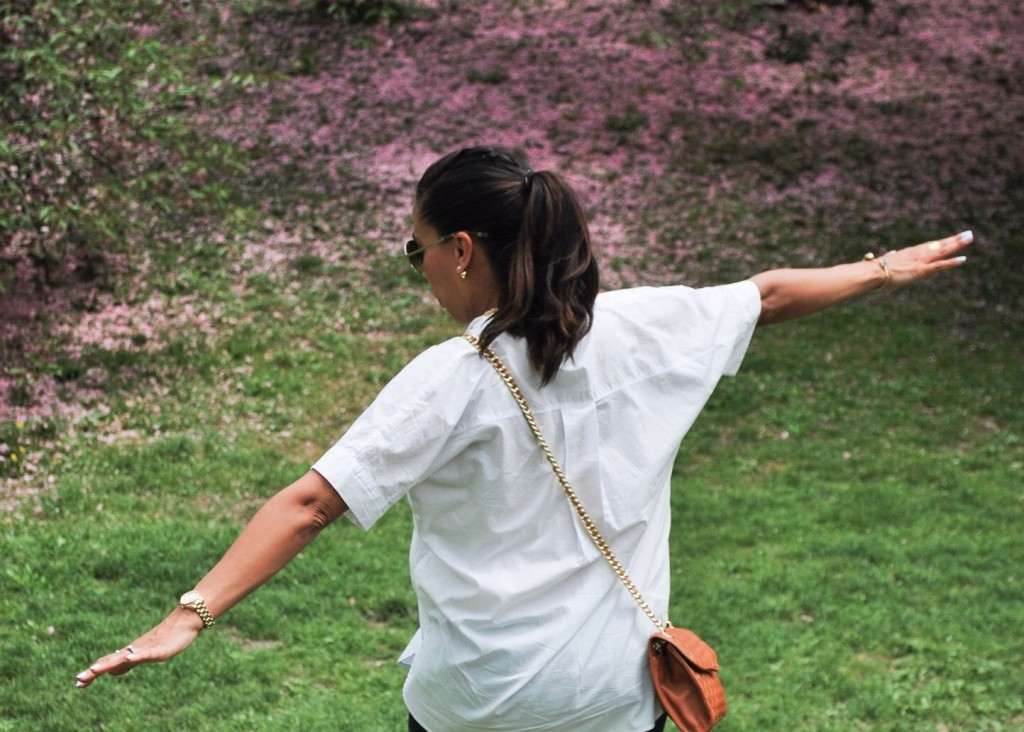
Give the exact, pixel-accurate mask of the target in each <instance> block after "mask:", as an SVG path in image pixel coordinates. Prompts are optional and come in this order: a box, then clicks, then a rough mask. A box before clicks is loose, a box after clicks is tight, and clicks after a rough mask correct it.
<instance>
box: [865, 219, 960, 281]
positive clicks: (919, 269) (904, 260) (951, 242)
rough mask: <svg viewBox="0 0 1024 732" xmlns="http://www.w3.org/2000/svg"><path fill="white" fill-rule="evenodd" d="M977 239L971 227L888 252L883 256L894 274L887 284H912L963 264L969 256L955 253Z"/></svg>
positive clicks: (891, 273) (890, 271) (891, 274)
mask: <svg viewBox="0 0 1024 732" xmlns="http://www.w3.org/2000/svg"><path fill="white" fill-rule="evenodd" d="M973 240H974V235H973V234H972V233H971V232H970V231H965V232H963V233H960V234H956V235H954V236H949V237H946V238H945V239H937V240H935V241H928V242H925V243H924V244H918V245H916V246H912V247H907V248H906V249H897V250H895V251H891V252H888V253H887V254H886V255H885V256H884V258H883V259H884V261H886V262H887V263H888V267H889V274H890V277H891V280H890V281H889V282H887V283H886V285H885V286H886V288H892V287H902V286H903V285H909V284H910V283H912V282H916V281H918V280H922V279H924V278H925V277H930V276H932V275H933V274H937V273H938V272H943V271H945V270H947V269H952V268H954V267H959V266H960V265H961V264H963V263H964V260H965V259H966V258H965V257H963V256H957V257H954V256H952V255H953V254H956V253H957V252H959V251H960V250H962V249H963V248H964V247H966V246H967V245H968V244H970V243H971V242H972V241H973Z"/></svg>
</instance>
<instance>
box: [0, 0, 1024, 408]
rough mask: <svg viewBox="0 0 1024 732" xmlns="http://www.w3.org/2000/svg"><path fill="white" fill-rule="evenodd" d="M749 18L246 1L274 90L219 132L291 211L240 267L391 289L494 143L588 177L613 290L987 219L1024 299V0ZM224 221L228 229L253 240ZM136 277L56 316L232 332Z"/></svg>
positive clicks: (139, 334) (265, 192)
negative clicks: (368, 21) (405, 243)
mask: <svg viewBox="0 0 1024 732" xmlns="http://www.w3.org/2000/svg"><path fill="white" fill-rule="evenodd" d="M737 7H744V6H743V5H735V4H732V3H723V4H717V3H697V2H665V1H664V0H662V1H660V2H659V1H658V0H651V1H649V2H637V1H635V0H601V1H597V0H586V1H585V0H578V1H573V0H547V1H546V2H505V1H501V2H498V1H486V2H485V1H479V2H448V1H443V0H436V1H435V2H428V1H427V0H420V1H419V2H417V3H416V4H415V6H414V9H413V11H412V13H411V14H410V16H409V17H408V18H406V19H403V20H402V21H400V22H397V23H394V24H390V25H389V24H382V25H379V26H376V27H373V28H344V27H340V26H318V25H316V24H314V23H312V22H311V21H310V20H309V16H308V14H307V13H306V12H304V10H303V6H302V5H301V4H299V3H296V2H292V3H276V4H268V5H267V6H266V7H264V8H261V9H260V10H258V11H256V12H255V13H252V14H246V13H245V12H243V11H242V10H238V9H234V8H233V7H232V6H231V5H230V4H225V6H224V10H223V11H222V13H221V21H222V23H223V25H222V26H221V29H220V31H218V32H221V33H224V34H226V35H224V48H225V51H224V56H223V58H221V59H220V60H219V61H220V64H221V66H222V67H223V69H224V70H225V71H226V72H227V71H237V72H239V73H242V74H245V73H249V72H254V74H255V76H254V79H255V81H254V83H253V84H252V85H250V86H249V87H247V88H245V89H244V90H242V91H240V92H239V91H233V92H230V94H229V93H228V92H226V94H229V95H227V96H226V97H225V100H224V104H223V105H222V107H220V108H218V109H215V110H207V111H206V112H204V113H203V115H202V117H201V119H200V120H199V121H200V123H201V124H202V125H203V126H204V128H205V129H207V130H210V131H212V132H213V133H214V134H216V135H219V136H222V137H225V138H227V139H230V140H232V141H234V142H235V143H236V144H237V145H238V146H240V147H242V148H244V149H246V150H248V151H249V153H250V155H251V157H252V168H251V172H250V175H249V177H248V178H247V180H246V181H245V187H246V191H247V194H248V195H249V196H251V198H252V200H255V201H257V202H258V204H257V205H258V206H259V207H260V208H262V210H263V211H264V212H265V217H264V219H263V225H262V227H257V228H256V229H254V230H253V231H251V232H249V233H248V234H247V235H246V236H245V240H244V241H243V242H242V243H241V245H240V247H239V250H240V251H241V252H242V254H241V257H242V261H241V262H240V263H238V262H235V263H234V264H231V265H230V266H231V267H232V270H231V271H232V272H241V271H244V272H246V273H248V274H249V275H251V274H252V273H254V272H262V273H264V274H265V275H266V276H267V277H269V278H270V279H271V280H276V279H283V278H286V277H287V276H288V275H287V272H288V270H287V268H285V267H282V263H285V262H289V261H292V260H293V259H294V258H295V257H296V256H298V255H313V256H317V257H320V258H321V259H322V260H323V261H325V262H328V263H334V264H339V263H340V264H342V265H343V266H345V267H347V268H350V269H351V270H352V271H353V272H356V273H359V274H360V276H362V277H364V278H365V281H366V284H367V286H371V287H372V286H373V280H372V277H373V275H372V271H373V266H374V265H375V260H373V257H372V256H371V257H363V256H357V255H355V254H354V253H353V248H352V242H354V241H358V242H360V243H361V244H360V246H361V247H362V249H361V250H360V251H366V250H367V249H368V250H369V251H378V252H380V256H381V257H383V256H384V254H385V253H388V254H390V253H392V252H394V250H395V249H396V248H397V246H398V245H399V243H400V242H401V241H402V240H403V239H404V238H405V237H406V235H407V233H408V229H409V219H408V215H409V207H410V202H411V196H412V191H413V186H414V184H415V181H416V179H417V178H418V176H419V174H420V173H421V172H422V171H423V169H424V168H425V167H426V166H427V165H428V164H429V163H430V162H431V161H432V160H434V159H435V158H436V157H438V156H439V155H441V154H443V153H445V152H448V151H450V150H452V149H454V148H456V147H460V146H463V145H468V144H474V143H491V144H498V145H505V146H509V147H513V148H518V149H521V150H523V151H524V152H526V153H527V154H528V155H529V157H530V158H531V160H532V164H533V165H534V168H535V169H545V168H550V169H555V170H558V171H561V172H562V173H564V174H565V175H566V176H567V177H568V178H569V179H570V180H571V181H572V183H573V184H574V185H575V186H576V187H577V189H578V190H579V192H580V193H581V195H582V197H583V199H584V201H585V204H586V206H587V207H588V210H589V211H590V212H591V216H592V222H593V228H594V232H595V235H596V237H597V239H598V241H599V242H600V245H601V247H602V249H603V254H604V277H605V284H606V286H607V287H619V286H624V285H630V284H636V283H641V282H643V283H649V284H660V283H668V282H689V283H693V284H701V283H704V282H709V281H713V280H715V279H716V278H721V277H724V276H742V275H745V274H750V273H751V272H752V271H753V268H754V267H757V266H766V265H768V264H776V263H784V262H785V263H790V264H796V265H801V264H803V265H809V264H817V263H821V262H825V261H836V260H837V259H839V258H844V257H846V258H856V257H859V256H860V255H861V254H862V253H863V252H865V251H868V250H878V249H880V248H885V247H886V246H896V245H900V244H905V243H908V242H907V241H906V240H905V239H906V237H907V236H918V235H920V236H922V237H924V236H937V235H942V234H946V233H952V232H953V231H955V230H959V229H960V228H973V229H974V230H975V232H976V233H977V235H978V238H979V245H978V250H977V254H976V256H975V257H974V259H976V260H978V262H977V264H975V263H974V262H972V268H973V270H972V271H973V272H974V273H975V274H974V275H973V276H974V277H975V284H977V283H978V282H981V283H982V285H978V286H976V287H974V288H973V289H971V288H967V289H965V292H969V293H971V296H972V297H973V298H974V300H973V302H974V304H976V305H988V306H989V307H990V308H992V309H996V310H998V309H1003V310H1004V311H1018V310H1019V304H1020V302H1021V300H1020V294H1019V292H1016V293H1014V292H1013V290H1014V286H1013V285H1012V284H1011V286H1008V287H1004V288H1003V290H1001V291H996V292H993V291H992V290H991V289H988V290H986V288H985V287H984V286H983V284H984V280H985V277H986V273H988V272H995V271H996V270H997V269H1002V270H1003V271H1004V274H1005V272H1006V271H1012V270H1014V268H1016V271H1020V270H1021V269H1024V266H1022V265H1024V257H1022V254H1021V251H1022V249H1024V246H1022V241H1021V236H1022V235H1021V231H1022V227H1021V210H1022V207H1024V151H1022V146H1021V144H1020V129H1021V126H1022V123H1024V59H1022V50H1021V49H1022V44H1021V39H1022V38H1024V9H1022V7H1021V5H1020V3H1005V2H989V1H987V0H934V1H928V2H925V1H923V0H908V1H907V2H901V3H876V4H875V7H874V10H873V11H872V12H870V13H867V14H866V13H865V12H864V11H863V10H862V9H861V8H860V7H831V6H829V5H820V6H818V5H816V4H815V3H813V2H807V3H791V4H789V5H784V6H781V7H782V8H784V9H780V10H777V11H762V12H763V14H762V15H761V16H757V17H756V18H755V19H754V20H747V21H743V19H742V18H740V17H738V16H733V17H730V16H729V15H728V13H729V12H730V9H732V10H735V8H737ZM202 226H203V227H205V229H206V232H205V233H204V234H202V236H204V237H207V238H208V239H209V240H210V241H221V242H223V241H224V240H225V239H226V238H230V237H231V236H233V235H232V234H230V233H228V232H227V229H226V226H222V225H220V224H218V223H217V222H206V223H204V224H202ZM380 261H387V262H393V261H394V259H393V258H392V259H387V260H380ZM965 276H966V275H965ZM964 281H965V282H968V283H969V282H970V280H964ZM1009 281H1010V282H1011V283H1013V282H1024V280H1022V279H1021V278H1020V277H1018V279H1017V280H1012V279H1011V280H1009ZM234 287H235V288H237V289H238V290H239V291H241V289H244V287H245V280H244V277H241V276H239V277H238V278H237V280H236V283H235V285H234ZM1022 289H1024V288H1022ZM129 291H130V292H131V293H133V294H132V295H131V296H130V297H127V298H125V297H121V298H115V297H113V296H112V295H103V296H101V297H100V298H99V299H98V301H97V303H96V304H95V306H94V307H93V308H92V311H91V312H84V313H83V312H81V311H79V310H75V309H73V308H58V309H57V311H56V312H50V313H49V314H48V315H47V317H48V318H49V319H50V321H51V322H52V324H53V325H52V328H53V332H55V333H57V334H59V335H60V336H61V339H62V342H63V344H64V345H63V346H62V347H64V348H66V349H67V351H68V354H70V355H69V357H71V358H73V357H74V354H75V353H77V352H80V351H81V349H83V348H87V347H93V348H102V349H108V350H114V349H145V350H148V351H150V352H153V353H158V352H159V351H160V349H161V348H162V347H163V346H164V345H165V343H166V334H167V333H168V332H173V331H181V330H183V329H192V330H194V331H196V332H197V333H199V334H200V335H201V336H202V337H209V338H216V332H217V330H216V325H215V321H216V314H215V313H213V312H211V308H212V306H211V305H210V304H208V303H204V302H201V301H196V300H194V299H193V300H190V299H189V298H187V297H161V296H157V295H151V294H150V293H149V292H148V291H147V288H146V286H145V282H144V281H138V282H135V283H133V286H131V287H130V288H129ZM19 298H20V299H19ZM2 307H3V308H4V310H5V316H6V317H5V318H0V321H3V323H2V325H4V327H6V328H8V335H9V334H10V332H11V329H14V330H17V329H18V328H19V327H21V326H22V325H24V324H25V323H30V322H34V321H36V320H38V319H39V313H38V312H37V310H38V307H37V303H34V302H32V301H31V299H30V298H29V299H28V300H26V298H25V297H24V295H23V294H19V291H10V292H8V293H7V295H6V296H5V299H4V300H3V302H2ZM8 340H9V339H8ZM21 343H22V346H23V347H24V348H27V349H29V350H31V349H32V345H31V343H30V342H27V341H25V340H24V339H23V340H22V342H21ZM36 355H37V356H41V357H43V358H46V354H45V353H43V354H36ZM19 378H22V381H24V377H23V376H22V377H19ZM13 380H14V376H13V375H12V374H11V373H10V372H9V371H7V370H6V369H5V370H4V371H3V372H0V423H3V422H14V421H15V420H17V421H19V422H20V421H23V420H32V419H51V420H52V419H56V418H60V419H63V420H64V421H70V422H72V423H73V422H74V420H75V419H76V415H79V414H80V413H81V412H82V410H83V409H85V407H83V406H82V405H85V404H89V403H90V402H91V401H94V400H95V399H96V398H98V395H99V394H101V393H102V383H101V382H102V378H101V376H97V377H96V378H95V379H93V382H95V383H93V384H92V385H91V386H90V385H89V379H85V380H82V381H80V382H75V383H71V384H64V385H63V386H61V387H60V388H58V385H57V384H56V383H55V382H54V380H53V379H52V377H47V376H46V375H45V374H39V375H38V378H34V380H33V381H32V387H31V393H30V394H29V395H28V397H27V398H26V395H25V394H24V393H23V394H22V396H21V399H20V400H18V403H13V402H12V400H11V398H10V394H11V391H12V390H11V389H10V388H8V387H10V386H11V385H12V384H13ZM23 391H24V390H23Z"/></svg>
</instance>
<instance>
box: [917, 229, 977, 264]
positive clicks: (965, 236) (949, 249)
mask: <svg viewBox="0 0 1024 732" xmlns="http://www.w3.org/2000/svg"><path fill="white" fill-rule="evenodd" d="M972 241H974V233H973V232H972V231H970V230H968V231H962V232H960V233H959V234H954V235H953V236H948V237H946V238H945V239H938V240H936V241H930V242H927V243H925V244H922V245H921V246H922V247H925V248H927V250H928V253H929V254H930V255H931V256H932V257H933V258H934V259H945V258H946V257H948V256H949V255H951V254H955V253H956V252H958V251H960V250H961V249H963V248H964V247H966V246H967V245H968V244H970V243H971V242H972Z"/></svg>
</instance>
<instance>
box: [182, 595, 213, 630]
mask: <svg viewBox="0 0 1024 732" xmlns="http://www.w3.org/2000/svg"><path fill="white" fill-rule="evenodd" d="M178 603H179V604H180V605H181V606H182V607H185V608H188V609H189V610H195V611H196V613H197V614H198V615H199V617H200V618H202V620H203V627H205V628H209V627H211V626H212V625H213V624H214V623H215V622H216V621H215V620H214V619H213V616H212V615H210V611H209V610H207V609H206V603H205V602H203V596H202V595H200V594H199V593H198V592H196V591H195V590H189V591H188V592H186V593H185V594H184V595H182V596H181V599H180V600H178Z"/></svg>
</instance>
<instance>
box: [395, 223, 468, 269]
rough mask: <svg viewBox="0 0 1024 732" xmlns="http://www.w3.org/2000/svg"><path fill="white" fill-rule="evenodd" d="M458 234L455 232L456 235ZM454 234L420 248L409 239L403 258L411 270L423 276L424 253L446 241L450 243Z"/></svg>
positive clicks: (415, 242) (446, 235) (413, 240)
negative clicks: (410, 266)
mask: <svg viewBox="0 0 1024 732" xmlns="http://www.w3.org/2000/svg"><path fill="white" fill-rule="evenodd" d="M457 233H458V232H456V234H457ZM456 234H445V235H444V236H442V237H441V238H440V239H438V240H437V241H435V242H431V243H430V244H425V245H423V246H420V245H419V244H418V243H417V241H416V240H415V239H410V240H409V241H407V242H406V243H405V256H407V257H408V258H409V264H410V265H412V268H413V269H414V270H416V271H417V272H419V273H420V274H423V260H424V258H425V257H426V255H425V254H424V252H426V251H427V250H428V249H430V247H436V246H437V245H438V244H444V243H445V242H446V241H451V240H452V239H454V238H455V236H456Z"/></svg>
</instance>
